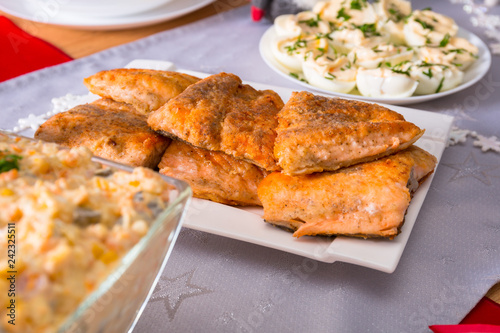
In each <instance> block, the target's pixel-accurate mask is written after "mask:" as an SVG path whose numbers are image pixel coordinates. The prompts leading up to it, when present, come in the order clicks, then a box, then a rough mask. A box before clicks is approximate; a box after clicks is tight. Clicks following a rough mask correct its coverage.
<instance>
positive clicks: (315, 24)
mask: <svg viewBox="0 0 500 333" xmlns="http://www.w3.org/2000/svg"><path fill="white" fill-rule="evenodd" d="M319 21H321V18H320V16H319V14H317V15H316V18H313V17H311V18H310V19H308V20H302V21H299V23H303V24H306V25H308V26H310V27H311V28H314V27H316V28H317V27H318V26H319Z"/></svg>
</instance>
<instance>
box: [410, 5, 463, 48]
mask: <svg viewBox="0 0 500 333" xmlns="http://www.w3.org/2000/svg"><path fill="white" fill-rule="evenodd" d="M403 31H404V35H405V40H406V43H407V44H408V45H410V46H423V45H435V46H436V45H439V44H440V43H441V42H442V40H443V39H444V38H445V36H446V35H448V36H450V37H454V36H455V35H456V34H457V31H458V26H457V25H456V24H455V21H454V20H453V19H452V18H450V17H448V16H445V15H442V14H439V13H436V12H433V11H432V10H415V11H413V13H412V14H411V16H410V17H409V18H408V22H407V23H406V24H405V26H404V28H403Z"/></svg>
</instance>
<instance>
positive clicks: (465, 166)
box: [443, 152, 500, 185]
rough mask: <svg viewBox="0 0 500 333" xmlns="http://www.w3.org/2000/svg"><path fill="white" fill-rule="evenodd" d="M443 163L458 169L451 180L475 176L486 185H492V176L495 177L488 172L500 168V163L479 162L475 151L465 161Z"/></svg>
mask: <svg viewBox="0 0 500 333" xmlns="http://www.w3.org/2000/svg"><path fill="white" fill-rule="evenodd" d="M443 165H445V166H447V167H449V168H452V169H454V170H456V173H455V174H454V175H453V176H452V177H451V178H450V180H449V181H450V182H452V181H455V180H458V179H462V178H469V177H473V178H475V179H477V180H479V181H481V182H482V183H483V184H485V185H491V178H492V177H495V176H492V175H490V174H488V172H489V171H492V170H495V169H499V168H500V165H486V164H479V163H478V162H477V160H476V157H475V156H474V153H473V152H471V153H470V154H469V155H468V156H467V158H466V159H465V161H464V162H463V163H443Z"/></svg>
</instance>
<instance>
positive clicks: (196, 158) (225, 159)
mask: <svg viewBox="0 0 500 333" xmlns="http://www.w3.org/2000/svg"><path fill="white" fill-rule="evenodd" d="M158 167H159V169H160V173H162V174H164V175H167V176H171V177H175V178H178V179H182V180H184V181H186V182H187V183H189V185H190V186H191V188H192V190H193V194H194V196H195V197H197V198H202V199H208V200H212V201H216V202H220V203H223V204H228V205H241V206H256V205H258V206H260V205H261V203H260V200H259V198H258V196H257V187H258V185H259V183H260V182H261V181H262V180H263V179H264V177H265V176H267V174H268V173H269V172H267V171H265V170H263V169H261V168H259V167H258V166H256V165H254V164H252V163H249V162H246V161H243V160H238V159H235V158H234V157H232V156H229V155H227V154H225V153H222V152H213V151H209V150H205V149H202V148H197V147H194V146H192V145H190V144H187V143H184V142H181V141H176V140H173V141H172V143H171V144H170V146H169V147H168V148H167V150H166V151H165V154H164V155H163V157H162V159H161V162H160V164H159V165H158Z"/></svg>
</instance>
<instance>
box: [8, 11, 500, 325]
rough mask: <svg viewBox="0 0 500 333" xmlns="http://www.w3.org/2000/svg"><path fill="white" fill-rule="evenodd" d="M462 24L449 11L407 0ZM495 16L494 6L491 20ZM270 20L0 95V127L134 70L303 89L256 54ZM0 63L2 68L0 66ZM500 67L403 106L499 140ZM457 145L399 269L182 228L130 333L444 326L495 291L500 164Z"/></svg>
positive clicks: (499, 272) (21, 83)
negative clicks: (158, 65)
mask: <svg viewBox="0 0 500 333" xmlns="http://www.w3.org/2000/svg"><path fill="white" fill-rule="evenodd" d="M428 6H432V7H433V9H434V10H436V11H438V12H443V13H446V14H447V15H450V16H452V17H453V18H454V19H455V20H456V21H457V22H458V23H459V24H460V25H461V26H462V27H464V28H466V29H468V30H470V31H472V32H474V33H475V34H477V35H478V36H480V37H481V38H482V39H483V40H487V37H486V36H485V34H484V30H483V29H481V28H477V27H474V26H472V24H471V23H470V20H469V18H470V17H469V16H468V15H467V14H466V13H465V12H464V11H463V10H462V7H461V5H458V4H451V3H450V2H448V1H439V2H438V1H418V2H415V3H414V7H416V8H424V7H428ZM493 11H494V12H496V14H500V10H499V8H495V9H493ZM269 26H270V24H269V22H260V23H254V22H252V21H251V20H250V14H249V7H248V6H245V7H240V8H237V9H235V10H232V11H229V12H224V13H221V14H219V15H217V16H214V17H211V18H209V19H206V20H203V21H199V22H196V23H194V24H191V25H188V26H184V27H181V28H178V29H174V30H170V31H165V32H163V33H159V34H157V35H154V36H151V37H148V38H145V39H142V40H139V41H137V42H133V43H130V44H127V45H122V46H119V47H115V48H112V49H109V50H105V51H103V52H100V53H97V54H94V55H92V56H89V57H86V58H83V59H79V60H75V61H73V62H70V63H66V64H63V65H60V66H56V67H52V68H49V69H45V70H41V71H38V72H35V73H31V74H28V75H25V76H22V77H19V78H16V79H13V80H10V81H7V82H4V83H2V84H0V101H1V105H2V107H1V111H0V112H1V114H2V117H1V120H0V128H5V129H11V128H13V127H14V126H16V125H17V123H16V120H17V119H19V118H20V117H26V116H27V115H28V114H29V113H34V114H41V113H45V112H47V111H48V110H50V109H51V107H52V106H51V98H53V97H58V96H63V95H65V94H66V93H72V94H85V93H87V90H86V88H85V87H84V86H83V84H82V78H83V77H86V76H88V75H91V74H93V73H95V72H97V71H98V70H103V69H109V68H115V67H121V66H123V65H125V64H127V63H128V62H130V61H131V60H133V59H138V58H139V59H144V58H146V59H159V60H169V61H172V62H174V63H175V64H176V65H177V66H178V67H180V68H185V69H192V70H197V71H202V72H208V73H217V72H220V71H226V72H232V73H236V74H237V75H239V76H240V77H241V78H243V79H244V80H249V81H255V82H262V83H269V84H273V85H278V86H284V87H290V88H293V89H297V90H299V89H303V88H302V87H300V86H298V85H295V84H294V83H293V82H290V81H288V80H285V79H284V78H282V77H280V76H279V75H278V74H276V73H274V72H273V71H272V70H270V69H269V68H268V67H267V66H266V65H265V63H264V62H263V60H262V59H261V57H260V55H259V51H258V47H257V46H258V43H259V39H260V37H261V36H262V34H263V33H264V31H265V30H266V29H267V28H268V27H269ZM1 65H2V66H7V65H8V64H1ZM499 106H500V57H499V56H494V57H493V64H492V67H491V70H490V72H489V73H488V74H487V75H486V76H485V78H484V79H483V80H481V81H480V82H479V83H478V84H476V85H474V86H472V87H470V88H468V89H466V90H465V91H463V92H461V93H459V94H455V95H451V96H449V97H445V98H441V99H439V100H436V101H432V102H427V103H422V104H418V105H412V106H411V107H414V108H418V109H423V110H429V111H434V112H437V113H443V114H448V115H453V116H455V117H456V124H455V125H456V126H458V127H460V128H462V129H467V130H470V131H475V132H476V133H477V134H479V135H482V136H484V137H491V136H497V137H500V135H499V134H500V130H499V128H500V111H499ZM466 139H467V140H466V141H465V142H460V143H458V144H456V145H453V146H450V147H448V148H447V149H446V150H445V152H444V155H443V158H442V161H441V164H440V166H439V167H438V169H437V170H436V175H435V177H434V180H433V183H432V185H431V188H430V191H429V193H428V195H427V197H426V199H425V202H424V204H423V207H422V209H421V210H420V214H419V216H418V219H417V222H416V224H415V227H414V228H413V231H412V234H411V237H410V239H409V242H408V244H407V247H406V249H405V251H404V253H403V256H402V258H401V261H400V263H399V266H398V267H397V269H396V271H395V272H394V273H392V274H387V273H383V272H379V271H375V270H371V269H368V268H364V267H359V266H355V265H351V264H345V263H340V262H337V263H333V264H325V263H320V262H315V261H313V260H310V259H305V258H302V257H300V256H295V255H291V254H288V253H284V252H280V251H277V250H272V249H269V248H264V247H260V246H257V245H253V244H249V243H244V242H240V241H237V240H233V239H228V238H224V237H219V236H215V235H211V234H207V233H202V232H198V231H193V230H189V229H183V230H182V232H181V234H180V236H179V238H178V241H177V244H176V246H175V248H174V251H173V253H172V255H171V257H170V260H169V262H168V263H167V266H166V269H165V271H164V272H163V274H162V276H161V279H160V281H159V284H158V286H157V288H156V290H155V292H154V294H153V297H152V299H151V300H150V302H149V304H148V306H147V307H146V309H145V312H144V313H143V315H142V317H141V319H140V320H139V322H138V324H137V326H136V328H135V332H166V331H169V332H235V331H236V332H306V331H307V332H425V331H428V326H429V325H432V324H456V323H458V322H459V321H460V320H461V319H462V318H463V316H464V315H465V314H467V313H468V312H469V310H470V309H471V308H472V307H473V306H474V305H475V304H476V302H477V301H478V300H479V299H480V298H481V297H482V296H483V295H484V293H485V292H486V291H487V290H488V289H489V288H490V287H491V286H492V285H493V284H494V283H495V282H497V281H499V280H500V251H499V245H500V241H499V240H500V202H499V201H500V200H499V197H500V154H499V153H497V152H495V151H493V150H489V151H487V152H483V151H481V149H480V148H479V147H477V146H475V145H474V141H475V140H476V139H475V138H474V137H472V136H470V135H469V136H467V137H466Z"/></svg>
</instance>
